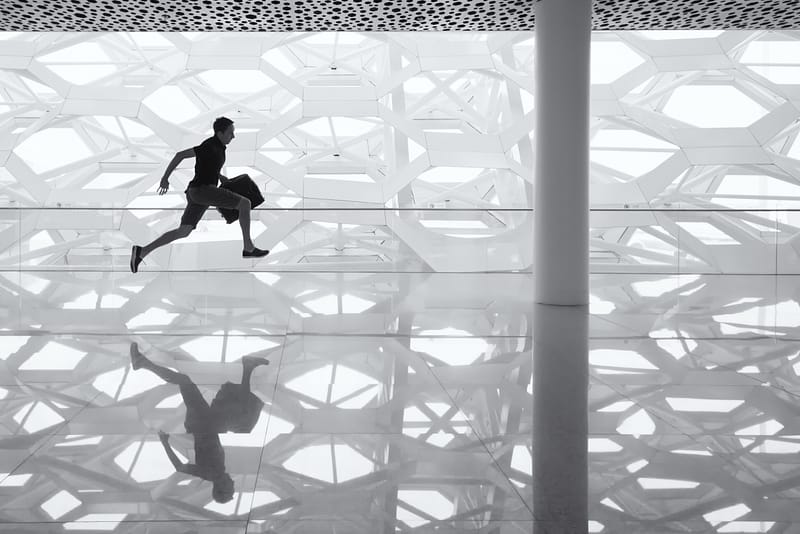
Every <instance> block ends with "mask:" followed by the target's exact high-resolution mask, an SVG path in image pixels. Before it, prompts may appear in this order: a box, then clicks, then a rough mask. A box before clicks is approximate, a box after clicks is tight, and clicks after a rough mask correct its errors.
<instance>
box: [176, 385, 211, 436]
mask: <svg viewBox="0 0 800 534" xmlns="http://www.w3.org/2000/svg"><path fill="white" fill-rule="evenodd" d="M180 388H181V396H182V397H183V404H184V405H185V406H186V420H185V421H184V423H183V425H184V427H185V428H186V431H187V432H190V433H193V432H195V431H197V430H198V429H203V428H205V427H207V426H208V425H210V424H212V421H211V419H210V417H209V416H210V413H211V409H210V408H209V406H208V403H207V402H206V399H205V398H203V394H202V393H200V389H199V388H198V387H197V386H196V385H195V384H194V383H193V382H189V383H188V384H181V385H180Z"/></svg>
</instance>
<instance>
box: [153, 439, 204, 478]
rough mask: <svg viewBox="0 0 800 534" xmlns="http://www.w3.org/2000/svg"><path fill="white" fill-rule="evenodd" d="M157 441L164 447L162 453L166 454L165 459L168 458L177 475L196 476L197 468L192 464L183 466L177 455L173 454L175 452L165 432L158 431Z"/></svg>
mask: <svg viewBox="0 0 800 534" xmlns="http://www.w3.org/2000/svg"><path fill="white" fill-rule="evenodd" d="M158 439H160V440H161V445H163V446H164V452H166V453H167V458H169V461H170V463H171V464H172V467H174V468H175V471H178V472H179V473H186V474H187V475H197V466H196V465H194V464H188V463H187V464H185V463H183V462H181V460H180V458H178V455H177V454H175V451H174V450H172V446H171V445H170V444H169V434H167V433H166V432H164V431H162V430H159V431H158Z"/></svg>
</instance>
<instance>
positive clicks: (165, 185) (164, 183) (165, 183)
mask: <svg viewBox="0 0 800 534" xmlns="http://www.w3.org/2000/svg"><path fill="white" fill-rule="evenodd" d="M167 191H169V180H167V179H166V178H162V179H161V183H159V184H158V194H159V195H163V194H164V193H166V192H167Z"/></svg>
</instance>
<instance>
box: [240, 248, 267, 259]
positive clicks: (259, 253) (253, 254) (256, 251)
mask: <svg viewBox="0 0 800 534" xmlns="http://www.w3.org/2000/svg"><path fill="white" fill-rule="evenodd" d="M267 254H269V250H261V249H260V248H258V247H253V250H250V251H247V250H243V251H242V257H243V258H263V257H264V256H266V255H267Z"/></svg>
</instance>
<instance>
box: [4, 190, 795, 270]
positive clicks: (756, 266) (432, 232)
mask: <svg viewBox="0 0 800 534" xmlns="http://www.w3.org/2000/svg"><path fill="white" fill-rule="evenodd" d="M181 214H182V208H180V207H176V208H167V209H144V208H127V209H123V208H119V209H116V208H74V207H62V208H18V209H15V208H1V209H0V270H5V271H9V270H11V271H14V270H23V271H59V270H67V271H119V272H126V271H128V270H129V267H128V263H129V258H130V250H131V245H132V244H139V245H144V244H146V243H148V242H150V241H152V240H153V239H155V238H156V237H157V236H159V235H161V234H162V233H164V232H166V231H168V230H170V229H173V228H176V227H178V226H179V224H180V218H181ZM533 219H534V218H533V212H532V210H531V209H527V208H501V209H477V208H475V209H447V208H441V209H439V208H434V209H416V208H370V209H365V208H359V207H355V206H353V205H345V206H336V207H330V206H328V207H303V208H259V209H256V210H254V212H253V213H252V227H251V235H252V236H253V238H254V241H255V243H256V245H257V246H259V247H261V248H266V249H269V250H270V251H271V253H270V254H269V256H267V257H265V258H262V259H258V260H253V259H243V258H242V257H241V248H242V245H241V231H240V228H239V225H238V223H233V224H226V223H225V221H224V220H223V219H222V217H221V216H220V215H219V214H218V213H216V211H215V210H213V209H210V210H209V211H208V212H207V213H206V215H205V217H204V218H203V220H202V221H201V222H200V224H199V225H198V226H197V229H196V230H195V231H194V232H193V233H192V234H191V235H189V236H188V237H187V238H184V239H181V240H179V241H176V242H174V243H172V244H170V245H167V246H166V247H163V248H161V249H158V250H156V251H154V252H153V253H152V254H151V255H150V256H148V257H147V258H146V259H145V261H144V263H143V264H142V266H141V271H142V272H147V271H321V272H326V271H334V272H496V271H497V272H509V271H530V269H531V265H532V263H533V254H534V251H533V239H532V235H533ZM590 226H591V228H590V270H591V271H592V272H596V273H603V272H623V273H665V274H669V273H706V274H715V273H719V274H796V273H800V239H798V234H800V210H794V209H782V210H780V209H762V210H739V209H732V208H731V209H714V210H706V209H689V208H681V207H679V206H678V207H674V208H669V209H657V210H655V209H644V208H627V209H626V208H621V209H616V208H608V209H605V208H604V209H592V210H591V216H590ZM553 232H556V233H557V232H558V229H557V228H555V229H553Z"/></svg>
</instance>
